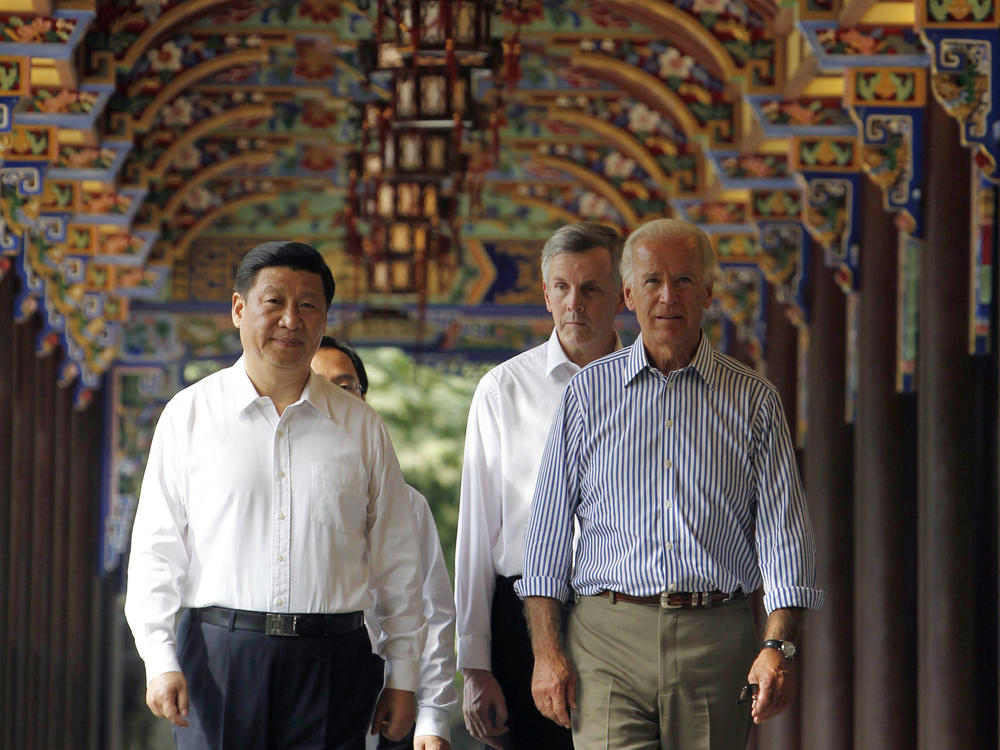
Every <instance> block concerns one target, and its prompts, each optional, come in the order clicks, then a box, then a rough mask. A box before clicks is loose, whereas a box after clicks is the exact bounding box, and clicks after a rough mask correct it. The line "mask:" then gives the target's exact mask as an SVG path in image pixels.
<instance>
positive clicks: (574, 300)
mask: <svg viewBox="0 0 1000 750" xmlns="http://www.w3.org/2000/svg"><path fill="white" fill-rule="evenodd" d="M567 302H568V303H569V309H570V310H582V309H583V294H581V293H580V290H579V289H572V288H571V289H570V290H569V297H568V298H567Z"/></svg>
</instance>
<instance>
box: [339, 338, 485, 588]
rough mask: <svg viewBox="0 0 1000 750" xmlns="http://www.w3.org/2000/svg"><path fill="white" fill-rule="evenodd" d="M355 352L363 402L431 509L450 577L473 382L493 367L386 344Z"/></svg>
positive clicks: (406, 473) (408, 477) (405, 471)
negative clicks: (442, 361) (446, 361)
mask: <svg viewBox="0 0 1000 750" xmlns="http://www.w3.org/2000/svg"><path fill="white" fill-rule="evenodd" d="M359 354H360V355H361V359H362V360H363V361H364V363H365V370H366V371H367V372H368V381H369V384H368V403H369V404H370V405H371V406H372V407H373V408H374V409H375V411H377V412H378V413H379V414H380V415H381V416H382V419H383V420H384V421H385V424H386V427H387V428H388V430H389V435H390V437H391V438H392V444H393V446H394V447H395V449H396V454H397V455H398V456H399V463H400V466H402V469H403V476H405V477H406V481H407V482H409V483H410V484H411V485H413V486H414V487H416V488H417V490H419V491H420V492H421V493H422V494H423V495H424V496H425V497H426V498H427V502H428V503H429V504H430V506H431V510H432V511H433V512H434V520H435V521H436V522H437V527H438V533H439V534H440V535H441V547H442V548H443V549H444V557H445V561H446V562H447V564H448V570H449V572H450V573H452V577H453V579H454V574H453V571H454V554H455V531H456V528H457V525H458V495H459V487H460V485H461V480H462V453H463V451H464V448H465V425H466V420H467V419H468V414H469V404H470V403H471V402H472V394H473V393H474V392H475V390H476V384H477V383H478V382H479V378H481V377H482V375H483V373H485V372H486V371H487V370H488V369H490V367H492V365H483V364H468V363H462V364H456V365H454V366H452V367H447V368H446V367H433V366H430V365H425V364H420V363H418V362H416V361H415V360H414V359H413V358H412V357H410V356H409V355H407V354H406V353H405V352H403V351H402V350H400V349H391V348H380V349H367V350H362V351H360V352H359Z"/></svg>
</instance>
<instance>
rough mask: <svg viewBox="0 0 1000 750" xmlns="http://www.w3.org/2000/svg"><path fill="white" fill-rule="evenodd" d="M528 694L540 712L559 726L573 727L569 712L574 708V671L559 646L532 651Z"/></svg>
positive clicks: (575, 707)
mask: <svg viewBox="0 0 1000 750" xmlns="http://www.w3.org/2000/svg"><path fill="white" fill-rule="evenodd" d="M531 696H532V697H533V698H534V699H535V707H536V708H538V710H539V711H540V712H541V714H542V715H543V716H545V717H546V718H549V719H552V721H554V722H555V723H556V724H558V725H559V726H561V727H566V728H567V729H570V728H571V727H572V722H571V721H570V715H569V712H570V709H572V710H574V711H575V710H576V709H577V705H576V673H575V672H574V671H573V668H572V667H571V666H570V663H569V659H567V658H566V654H565V653H563V651H562V649H552V650H547V651H544V652H542V653H538V652H537V651H536V652H535V671H534V672H532V674H531Z"/></svg>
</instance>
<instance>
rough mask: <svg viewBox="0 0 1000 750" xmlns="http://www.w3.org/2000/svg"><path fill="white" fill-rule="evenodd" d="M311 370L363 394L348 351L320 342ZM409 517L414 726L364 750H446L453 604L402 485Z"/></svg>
mask: <svg viewBox="0 0 1000 750" xmlns="http://www.w3.org/2000/svg"><path fill="white" fill-rule="evenodd" d="M312 369H313V371H314V372H316V373H317V374H319V375H322V376H323V377H324V378H326V379H327V380H329V381H330V382H331V383H333V384H334V385H337V386H340V387H341V388H343V389H344V390H345V391H347V392H348V393H353V394H354V395H355V396H357V397H359V398H360V399H361V400H362V401H364V400H366V399H365V396H366V394H367V393H368V373H367V372H366V371H365V365H364V363H363V362H362V361H361V357H359V356H358V353H357V352H356V351H354V350H353V349H352V348H351V347H349V346H347V345H346V344H343V343H341V342H339V341H337V340H336V339H334V338H331V337H330V336H324V337H323V340H322V342H321V343H320V345H319V351H317V352H316V354H315V356H313V360H312ZM406 488H407V490H409V494H410V502H411V503H412V504H413V512H414V513H415V514H416V517H417V525H416V536H417V539H418V541H419V543H420V563H421V566H420V573H421V579H422V581H423V597H424V616H425V617H426V618H427V641H426V643H425V644H424V650H423V652H421V654H420V685H419V687H418V688H417V723H416V726H414V728H413V730H411V732H410V734H408V735H407V736H406V737H404V738H403V739H402V740H399V741H398V742H393V741H392V740H389V739H387V738H386V737H385V736H384V735H379V738H378V742H377V743H376V742H375V741H374V738H372V737H370V738H369V742H368V747H369V748H372V749H374V748H378V750H404V749H405V750H411V749H412V750H451V742H450V740H451V729H450V728H449V716H448V714H449V710H450V709H451V708H452V707H453V706H454V705H455V703H456V702H457V698H456V695H455V686H454V678H455V604H454V602H453V601H452V598H451V597H452V593H451V580H450V579H449V578H448V568H447V567H446V566H445V564H444V555H443V554H442V552H441V540H440V539H439V538H438V532H437V527H436V526H435V525H434V516H433V515H432V514H431V509H430V506H428V504H427V500H426V499H425V498H424V496H423V495H421V494H420V493H419V492H417V491H416V490H415V489H413V488H412V487H410V486H409V485H407V487H406ZM370 615H371V613H369V612H366V613H365V616H366V619H368V621H369V629H370V630H371V632H372V636H373V642H375V643H378V642H379V641H380V640H381V637H380V630H379V628H378V625H377V624H376V623H375V622H373V620H374V618H373V617H371V616H370Z"/></svg>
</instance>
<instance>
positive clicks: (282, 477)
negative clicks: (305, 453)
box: [278, 471, 285, 479]
mask: <svg viewBox="0 0 1000 750" xmlns="http://www.w3.org/2000/svg"><path fill="white" fill-rule="evenodd" d="M278 478H279V479H284V478H285V472H283V471H279V472H278Z"/></svg>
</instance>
